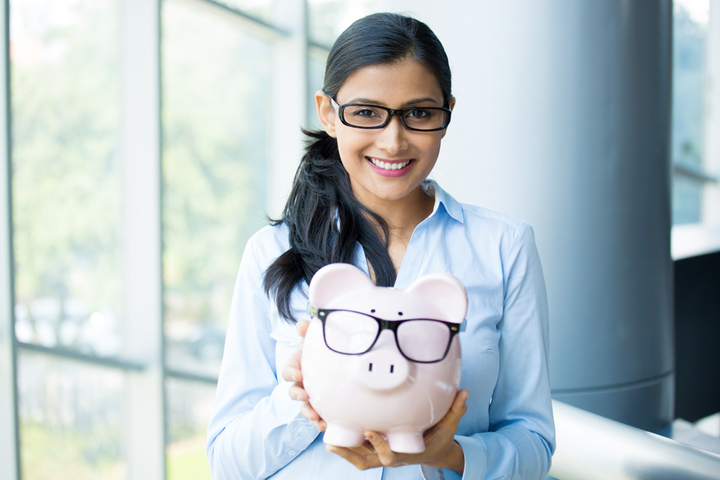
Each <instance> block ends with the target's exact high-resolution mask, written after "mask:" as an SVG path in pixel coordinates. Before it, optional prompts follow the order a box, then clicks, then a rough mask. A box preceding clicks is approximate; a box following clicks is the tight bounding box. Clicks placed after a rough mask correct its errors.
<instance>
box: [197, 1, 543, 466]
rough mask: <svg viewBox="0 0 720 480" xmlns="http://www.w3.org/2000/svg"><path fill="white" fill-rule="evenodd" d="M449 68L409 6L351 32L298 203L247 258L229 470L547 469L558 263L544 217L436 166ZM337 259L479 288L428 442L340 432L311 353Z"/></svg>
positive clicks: (321, 109) (232, 342) (229, 406)
mask: <svg viewBox="0 0 720 480" xmlns="http://www.w3.org/2000/svg"><path fill="white" fill-rule="evenodd" d="M450 80H451V75H450V69H449V66H448V59H447V56H446V54H445V50H444V49H443V47H442V44H441V43H440V41H439V40H438V39H437V37H436V36H435V34H434V33H433V32H432V31H431V30H430V28H428V26H427V25H425V24H424V23H422V22H419V21H417V20H415V19H412V18H409V17H405V16H402V15H397V14H388V13H382V14H374V15H370V16H368V17H365V18H362V19H360V20H358V21H356V22H355V23H354V24H352V25H351V26H350V27H349V28H348V29H347V30H346V31H345V32H343V34H342V35H340V37H339V38H338V40H337V41H336V42H335V45H334V46H333V48H332V50H331V51H330V54H329V56H328V63H327V68H326V70H325V81H324V85H323V88H322V90H321V91H318V92H317V94H316V95H315V100H316V107H317V112H318V117H319V119H320V123H321V125H322V128H323V131H318V132H305V133H306V134H307V135H308V137H309V139H310V142H309V144H308V146H307V148H306V152H305V155H304V157H303V158H302V160H301V162H300V166H299V167H298V170H297V173H296V176H295V180H294V184H293V188H292V191H291V194H290V197H289V199H288V201H287V204H286V206H285V209H284V211H283V215H282V217H281V218H280V219H279V220H278V221H275V222H273V224H272V225H270V226H268V227H266V228H264V229H262V230H260V231H259V232H258V233H256V234H255V235H254V236H253V237H252V238H251V239H250V241H249V242H248V244H247V246H246V249H245V253H244V255H243V259H242V261H241V265H240V272H239V274H238V279H237V283H236V286H235V292H234V296H233V303H232V307H231V313H230V321H229V324H228V331H227V340H226V344H225V353H224V357H223V362H222V366H221V370H220V378H219V381H218V394H217V400H216V403H215V411H214V414H213V418H212V420H211V422H210V426H209V428H208V444H207V451H208V459H209V462H210V467H211V470H212V472H213V478H215V479H216V480H221V479H231V478H232V479H236V478H243V479H244V478H247V479H251V478H252V479H257V478H267V477H270V476H272V477H273V478H278V479H283V478H287V479H295V478H332V479H335V478H345V479H360V478H363V479H367V478H373V479H378V480H379V479H380V478H383V479H407V480H410V479H421V478H433V479H434V478H458V476H462V477H463V478H468V479H471V478H472V479H476V478H525V479H538V480H540V479H543V478H545V475H546V474H547V472H548V470H549V468H550V459H551V456H552V453H553V451H554V449H555V432H554V426H553V420H552V410H551V403H550V385H549V380H548V363H547V362H548V349H547V342H548V314H547V300H546V293H545V284H544V280H543V274H542V268H541V266H540V261H539V258H538V254H537V249H536V247H535V241H534V237H533V233H532V229H531V228H530V226H529V225H527V224H526V223H524V222H522V221H519V220H516V219H513V218H511V217H508V216H506V215H502V214H499V213H496V212H492V211H489V210H486V209H483V208H479V207H475V206H472V205H464V204H461V203H459V202H457V201H455V200H454V199H453V198H452V197H451V196H450V195H448V194H447V193H446V192H445V191H444V190H443V189H442V188H440V186H439V185H438V184H437V183H435V182H433V181H431V180H428V175H429V174H430V172H431V171H432V170H433V167H434V166H435V164H436V162H437V160H438V155H439V152H440V146H441V142H442V139H443V138H444V137H445V134H446V132H447V128H448V125H449V123H450V117H451V113H452V109H453V108H454V106H455V99H454V97H453V96H452V93H451V81H450ZM331 263H350V264H354V265H356V266H357V267H359V268H361V269H362V270H363V271H364V273H365V274H367V275H368V276H369V277H370V278H371V279H372V280H373V282H374V283H375V284H376V285H379V286H391V287H392V286H394V287H396V288H399V289H405V288H407V287H408V286H409V285H411V284H412V283H413V282H414V281H415V280H416V279H417V278H419V277H420V276H423V275H425V274H429V273H438V272H445V273H450V274H452V275H454V276H455V277H456V278H457V279H459V280H460V281H461V282H462V284H463V285H464V287H465V289H466V290H467V293H468V299H469V307H468V311H467V317H466V321H467V330H466V331H465V332H461V333H458V339H459V342H460V345H461V348H462V350H463V354H462V355H463V357H462V380H461V383H460V388H461V390H460V391H459V392H458V394H457V396H456V397H455V398H454V402H453V404H452V406H451V408H450V410H449V412H448V413H447V414H446V415H445V416H444V417H443V418H442V419H441V420H440V422H439V423H437V425H435V426H434V427H433V428H431V429H429V430H428V431H426V432H425V434H424V437H423V441H424V450H423V451H422V453H417V454H400V453H396V452H393V451H391V450H390V448H389V446H388V443H387V441H386V440H385V439H384V438H383V436H382V435H380V434H378V433H377V432H372V431H366V432H364V437H365V438H366V439H367V440H366V441H365V443H364V444H362V445H361V446H359V447H353V448H341V447H335V446H328V447H327V449H326V448H325V446H324V445H323V441H322V437H321V436H319V433H320V432H321V431H324V430H325V428H326V423H325V421H324V420H323V419H322V418H320V416H319V415H318V413H317V412H316V411H315V410H314V409H313V407H312V405H311V401H312V398H309V397H308V393H307V392H306V391H305V389H304V387H303V372H302V365H301V363H300V359H301V354H302V348H303V347H302V337H304V335H305V332H306V331H307V326H308V322H306V321H304V320H303V319H305V318H308V308H309V305H308V295H307V289H308V284H309V282H310V280H311V279H312V278H313V275H315V273H316V272H318V270H320V268H322V267H323V266H325V265H328V264H331ZM438 295H439V294H438ZM325 313H328V312H327V311H326V312H325ZM356 313H358V312H356ZM360 313H362V314H364V315H368V314H369V313H368V312H360ZM370 313H372V312H370ZM360 317H362V315H360ZM369 318H374V317H369ZM357 319H358V316H356V317H354V320H353V321H357ZM313 321H314V322H315V321H318V322H319V321H320V320H313ZM296 326H297V328H296ZM344 328H345V327H344ZM353 328H357V325H353ZM388 333H390V334H393V335H398V333H400V338H399V339H398V341H399V342H400V343H403V338H404V335H403V334H402V333H401V332H399V331H398V330H397V329H394V330H392V329H391V332H388ZM400 343H397V345H398V347H399V345H400ZM368 348H369V350H368V351H367V352H365V353H367V354H370V353H371V352H372V351H373V349H374V348H375V347H374V346H372V345H371V346H369V347H368ZM399 348H402V350H403V351H404V352H405V354H407V352H408V349H409V348H410V347H409V346H408V345H406V344H405V343H403V346H402V347H399ZM336 353H338V354H356V353H357V352H355V351H352V352H347V351H344V349H343V348H340V347H338V350H337V351H336ZM407 357H408V355H406V358H407ZM410 357H411V358H408V359H409V361H411V362H416V363H417V362H423V361H428V359H427V358H424V357H422V358H417V357H412V355H410ZM413 358H414V360H413ZM433 358H435V357H433ZM280 372H282V375H281V373H280ZM413 381H414V380H413V379H412V377H411V376H408V379H407V380H404V381H403V382H402V383H401V384H399V385H397V386H396V390H393V392H389V393H388V395H393V394H394V393H397V394H400V393H401V392H400V390H402V391H404V392H406V391H407V389H408V388H410V386H411V384H412V382H413ZM468 398H470V399H471V401H470V402H469V403H468V404H467V405H466V403H465V402H466V400H467V399H468ZM298 401H299V402H298ZM418 450H419V449H418ZM415 451H417V450H415ZM364 470H368V472H364Z"/></svg>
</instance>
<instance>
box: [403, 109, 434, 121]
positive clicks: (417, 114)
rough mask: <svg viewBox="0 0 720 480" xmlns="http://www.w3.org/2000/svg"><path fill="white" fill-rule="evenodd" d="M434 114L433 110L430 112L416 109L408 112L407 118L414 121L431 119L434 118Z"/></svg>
mask: <svg viewBox="0 0 720 480" xmlns="http://www.w3.org/2000/svg"><path fill="white" fill-rule="evenodd" d="M432 113H433V112H432V110H428V109H427V108H414V109H412V110H410V111H409V112H407V113H406V114H405V117H409V118H414V119H421V118H430V117H432Z"/></svg>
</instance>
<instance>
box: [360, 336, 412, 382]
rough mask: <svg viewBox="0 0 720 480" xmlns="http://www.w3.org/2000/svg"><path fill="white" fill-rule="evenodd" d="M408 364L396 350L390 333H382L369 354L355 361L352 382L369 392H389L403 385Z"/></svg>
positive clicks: (407, 373) (406, 377)
mask: <svg viewBox="0 0 720 480" xmlns="http://www.w3.org/2000/svg"><path fill="white" fill-rule="evenodd" d="M409 373H410V365H409V362H408V361H407V360H406V359H405V357H403V356H402V355H401V354H400V352H399V351H398V349H397V345H396V344H395V338H394V336H393V333H392V332H391V331H388V330H386V331H384V332H383V333H382V334H381V335H380V338H378V341H377V342H376V343H375V345H374V346H373V348H372V350H370V351H369V352H367V353H365V354H363V355H359V356H358V357H357V358H356V360H355V365H354V369H353V380H354V381H355V382H356V383H358V384H359V385H361V386H363V387H365V388H369V389H371V390H390V389H393V388H395V387H398V386H400V385H402V384H403V383H405V381H406V380H407V379H408V375H409Z"/></svg>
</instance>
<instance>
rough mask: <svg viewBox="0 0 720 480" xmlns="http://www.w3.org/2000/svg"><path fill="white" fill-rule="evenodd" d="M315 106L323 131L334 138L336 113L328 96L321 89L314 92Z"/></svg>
mask: <svg viewBox="0 0 720 480" xmlns="http://www.w3.org/2000/svg"><path fill="white" fill-rule="evenodd" d="M315 106H316V107H317V113H318V118H319V119H320V123H321V124H322V126H323V129H324V130H325V132H326V133H327V134H328V135H330V136H331V137H333V138H335V137H336V136H337V135H336V134H335V120H336V119H337V115H336V113H335V109H334V108H333V106H332V104H331V103H330V97H329V96H328V95H326V94H325V92H323V91H322V90H318V91H317V92H316V93H315Z"/></svg>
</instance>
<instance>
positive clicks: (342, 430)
mask: <svg viewBox="0 0 720 480" xmlns="http://www.w3.org/2000/svg"><path fill="white" fill-rule="evenodd" d="M364 441H365V435H363V431H362V430H359V429H354V428H351V427H347V426H345V425H339V424H337V423H328V425H327V428H326V429H325V436H324V437H323V442H325V443H327V444H328V445H334V446H336V447H359V446H360V445H362V444H363V442H364Z"/></svg>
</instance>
